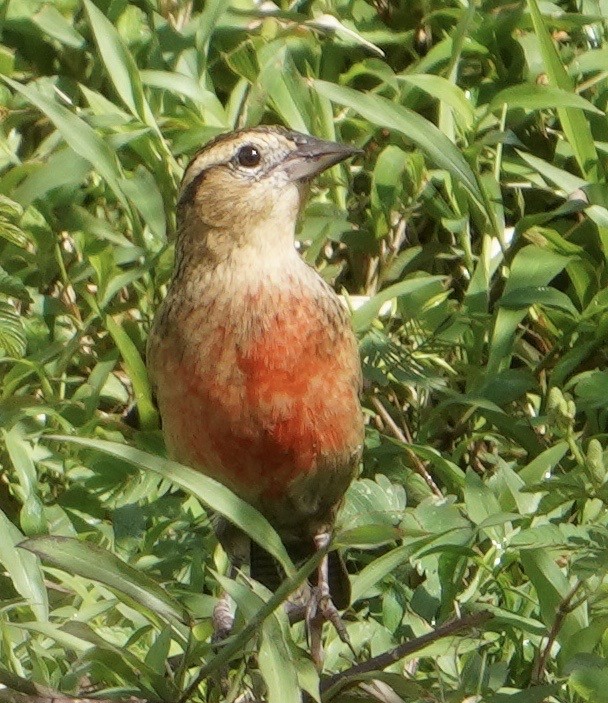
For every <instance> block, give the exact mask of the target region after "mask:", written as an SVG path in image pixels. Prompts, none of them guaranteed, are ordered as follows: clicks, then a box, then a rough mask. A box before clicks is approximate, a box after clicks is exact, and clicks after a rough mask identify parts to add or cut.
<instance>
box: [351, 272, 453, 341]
mask: <svg viewBox="0 0 608 703" xmlns="http://www.w3.org/2000/svg"><path fill="white" fill-rule="evenodd" d="M442 280H443V279H442V277H441V276H424V277H422V278H413V279H410V280H407V281H400V282H399V283H395V284H393V285H392V286H389V287H388V288H385V289H384V290H381V291H380V292H379V293H376V295H374V296H373V297H372V298H370V299H369V300H368V301H367V302H365V303H364V304H363V305H362V306H361V307H360V308H358V309H357V310H355V311H354V312H353V327H354V329H355V332H357V334H361V333H363V332H365V331H366V330H367V329H368V328H369V327H370V325H371V324H372V322H373V321H374V320H375V319H376V317H377V316H378V313H379V312H380V308H381V307H382V306H383V305H384V303H386V302H388V301H389V300H393V299H394V298H399V297H400V296H402V295H408V294H411V293H413V292H415V291H419V290H422V289H424V288H427V287H430V286H435V285H436V284H437V283H438V282H440V281H442Z"/></svg>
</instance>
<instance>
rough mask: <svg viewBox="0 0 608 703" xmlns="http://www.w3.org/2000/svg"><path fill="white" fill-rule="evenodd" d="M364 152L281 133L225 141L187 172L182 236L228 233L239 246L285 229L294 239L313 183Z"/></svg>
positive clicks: (248, 133)
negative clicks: (311, 182)
mask: <svg viewBox="0 0 608 703" xmlns="http://www.w3.org/2000/svg"><path fill="white" fill-rule="evenodd" d="M359 151H360V150H359V149H356V148H353V147H351V146H347V145H345V144H337V143H335V142H330V141H325V140H321V139H317V138H315V137H311V136H308V135H305V134H300V133H298V132H292V131H289V130H286V129H282V128H280V127H265V126H263V127H254V128H252V129H244V130H240V131H237V132H231V133H229V134H224V135H221V136H219V137H217V138H216V139H214V140H213V141H211V142H209V143H208V144H206V145H205V146H204V147H203V148H202V149H201V150H200V151H199V152H198V153H197V154H196V155H195V156H194V157H193V159H192V160H191V161H190V163H189V165H188V167H187V168H186V171H185V173H184V177H183V180H182V184H181V189H180V193H179V198H178V203H177V207H178V224H179V227H180V230H182V231H183V230H184V229H187V230H189V231H190V232H192V233H194V232H198V236H202V237H207V236H211V237H213V235H212V234H211V233H210V231H213V232H215V233H216V236H217V234H219V232H223V233H224V234H223V237H226V235H228V236H230V238H231V239H232V245H233V246H234V245H238V243H239V242H241V243H243V244H254V241H253V240H255V239H256V238H258V239H259V238H260V237H266V238H267V236H268V234H269V233H272V232H273V231H276V230H279V229H280V230H281V231H283V230H285V231H286V233H287V234H288V235H289V236H291V237H293V229H294V227H295V222H296V218H297V215H298V212H299V210H300V207H301V205H302V202H303V201H304V199H305V196H306V192H307V186H308V183H309V182H310V180H311V179H312V178H313V177H314V176H316V175H317V174H319V173H321V172H322V171H324V170H325V169H327V168H329V167H330V166H333V165H334V164H337V163H339V162H340V161H342V160H344V159H346V158H348V157H349V156H352V155H354V154H356V153H358V152H359ZM264 232H266V233H267V234H266V235H264ZM249 240H251V241H249ZM224 244H226V242H225V241H224Z"/></svg>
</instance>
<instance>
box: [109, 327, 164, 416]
mask: <svg viewBox="0 0 608 703" xmlns="http://www.w3.org/2000/svg"><path fill="white" fill-rule="evenodd" d="M105 321H106V327H107V328H108V332H109V333H110V334H111V335H112V337H113V339H114V342H115V344H116V346H117V347H118V349H119V351H120V354H121V356H122V358H123V361H124V362H125V366H126V367H127V372H128V374H129V378H130V379H131V383H132V384H133V392H134V394H135V401H136V403H137V408H138V411H139V417H140V422H141V426H142V429H144V430H154V429H156V428H157V427H158V426H159V417H158V411H157V410H156V408H155V407H154V403H153V401H152V389H151V388H150V381H149V380H148V373H147V371H146V366H145V364H144V362H143V360H142V358H141V355H140V353H139V351H138V350H137V347H136V346H135V344H134V343H133V340H132V339H131V337H129V335H128V334H127V333H126V332H125V331H124V329H123V328H122V327H121V326H120V325H118V324H117V323H116V322H114V320H113V319H112V318H111V317H110V316H109V315H108V316H107V317H106V319H105Z"/></svg>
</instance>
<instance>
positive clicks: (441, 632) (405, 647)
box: [320, 610, 492, 693]
mask: <svg viewBox="0 0 608 703" xmlns="http://www.w3.org/2000/svg"><path fill="white" fill-rule="evenodd" d="M491 618H492V614H491V613H490V612H489V611H487V610H481V611H479V612H478V613H471V614H470V615H465V616H464V617H461V618H456V619H455V620H450V621H449V622H446V623H445V625H441V626H440V627H438V628H437V629H436V630H433V632H428V633H427V634H426V635H421V636H420V637H416V638H415V639H413V640H409V641H408V642H403V643H402V644H399V645H397V646H396V647H393V649H389V650H388V651H386V652H383V653H382V654H378V655H377V656H375V657H372V658H371V659H368V660H367V661H364V662H361V663H360V664H355V665H354V666H351V667H350V669H346V671H341V672H340V673H338V674H333V675H332V676H328V677H327V678H324V679H322V681H321V684H320V691H321V693H327V692H328V691H329V690H330V689H333V688H334V687H337V686H339V687H340V688H343V687H344V686H348V685H354V684H355V683H357V679H358V677H360V676H363V675H364V674H368V673H370V672H372V671H379V670H382V669H386V667H387V666H390V665H391V664H394V663H395V662H397V661H399V660H400V659H403V658H404V657H406V656H408V655H410V654H413V653H414V652H418V651H420V650H421V649H424V647H427V646H428V645H429V644H432V643H433V642H436V641H437V640H440V639H443V638H444V637H450V636H451V635H455V634H456V633H457V632H461V631H462V630H470V629H471V628H474V627H479V626H480V625H482V624H483V623H484V622H487V621H488V620H490V619H491Z"/></svg>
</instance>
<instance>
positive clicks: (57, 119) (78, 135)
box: [4, 78, 126, 205]
mask: <svg viewBox="0 0 608 703" xmlns="http://www.w3.org/2000/svg"><path fill="white" fill-rule="evenodd" d="M4 80H5V81H6V82H7V83H8V84H9V85H10V86H11V87H12V88H13V89H14V90H17V91H18V92H19V93H21V94H22V95H23V96H24V97H25V98H26V99H27V100H28V101H29V102H31V103H32V105H34V106H35V107H37V108H38V109H39V110H40V111H41V112H43V113H44V114H45V115H46V116H47V117H48V118H49V119H50V120H51V122H53V124H54V125H55V127H57V129H58V130H59V132H60V133H61V136H62V137H63V138H64V139H65V141H66V142H67V144H68V145H69V146H70V147H71V148H72V149H73V150H74V151H75V152H76V153H77V154H79V155H80V156H82V158H83V159H86V160H87V161H88V162H89V163H90V164H91V166H92V167H93V168H94V169H95V170H97V171H98V172H99V173H100V174H101V176H102V177H103V178H104V179H105V180H106V182H107V183H108V185H109V186H110V188H112V190H113V191H114V194H115V195H116V197H117V198H118V199H119V200H120V201H121V202H122V203H123V204H125V205H126V200H125V196H124V195H123V193H122V190H121V188H120V186H119V179H120V178H121V175H122V174H121V170H120V167H119V165H118V162H117V160H116V155H115V154H114V153H113V152H112V150H111V149H110V147H109V146H108V144H107V143H106V142H105V141H104V140H103V139H102V138H101V137H100V136H98V135H97V133H96V132H95V130H94V129H92V128H91V127H89V125H88V124H87V123H86V122H84V121H83V120H81V119H80V118H79V117H77V116H76V115H74V114H73V113H71V112H70V111H69V110H68V109H67V108H65V107H63V105H60V104H59V103H58V102H56V101H54V100H50V99H49V98H48V97H47V96H46V95H43V94H42V93H41V92H39V91H38V90H37V89H36V88H34V87H32V86H30V85H21V84H20V83H17V82H16V81H13V80H11V79H10V78H4Z"/></svg>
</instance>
